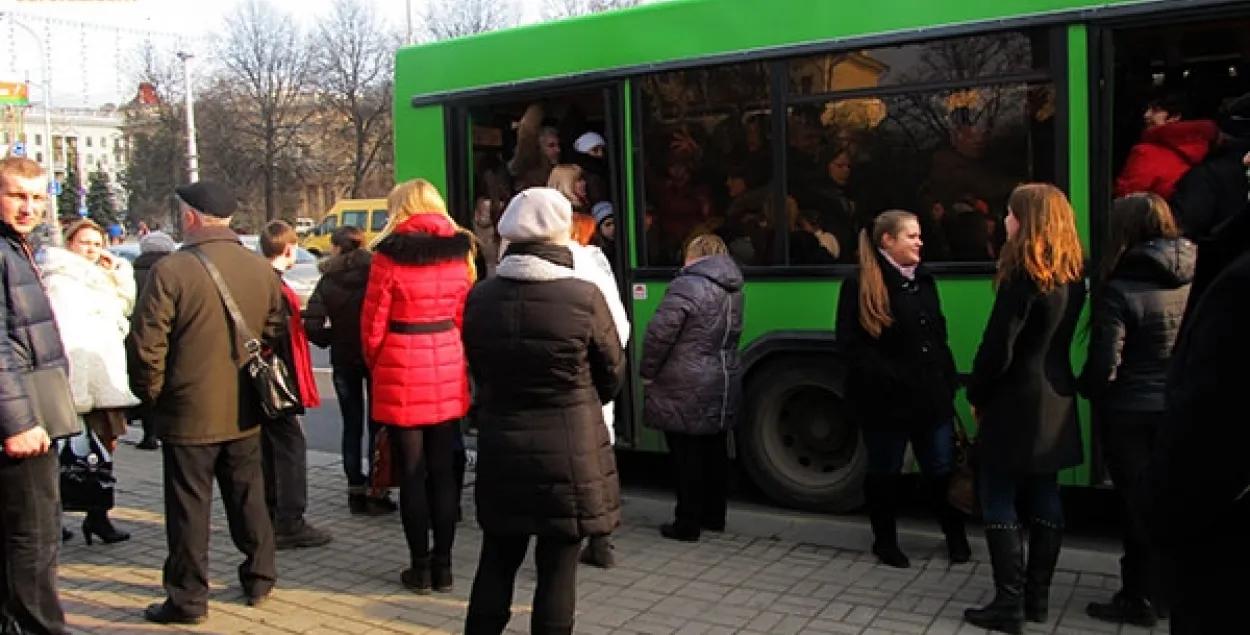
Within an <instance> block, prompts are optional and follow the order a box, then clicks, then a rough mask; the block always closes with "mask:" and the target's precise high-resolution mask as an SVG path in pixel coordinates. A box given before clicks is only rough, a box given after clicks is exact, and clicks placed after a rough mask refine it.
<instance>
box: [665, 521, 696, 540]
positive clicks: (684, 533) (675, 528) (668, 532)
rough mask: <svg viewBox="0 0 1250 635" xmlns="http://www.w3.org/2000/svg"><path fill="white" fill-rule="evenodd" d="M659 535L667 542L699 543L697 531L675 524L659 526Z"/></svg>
mask: <svg viewBox="0 0 1250 635" xmlns="http://www.w3.org/2000/svg"><path fill="white" fill-rule="evenodd" d="M660 535H661V536H664V537H665V538H668V539H669V540H680V541H681V542H699V530H698V529H688V528H686V527H681V526H679V525H678V524H677V523H665V524H663V525H660Z"/></svg>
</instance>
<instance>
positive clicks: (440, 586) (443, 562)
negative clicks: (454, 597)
mask: <svg viewBox="0 0 1250 635" xmlns="http://www.w3.org/2000/svg"><path fill="white" fill-rule="evenodd" d="M454 585H455V580H454V579H453V578H452V575H451V556H444V557H434V558H431V559H430V586H432V587H433V588H434V590H435V591H436V592H438V593H451V590H452V587H453V586H454Z"/></svg>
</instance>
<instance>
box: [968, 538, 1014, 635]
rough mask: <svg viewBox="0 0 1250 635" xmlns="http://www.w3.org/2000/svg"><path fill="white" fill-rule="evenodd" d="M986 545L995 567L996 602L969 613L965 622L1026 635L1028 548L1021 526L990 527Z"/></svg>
mask: <svg viewBox="0 0 1250 635" xmlns="http://www.w3.org/2000/svg"><path fill="white" fill-rule="evenodd" d="M985 541H986V542H987V543H988V544H989V547H990V563H991V564H992V565H993V567H994V601H992V602H990V603H989V604H988V605H986V606H984V607H982V608H979V609H965V610H964V620H965V621H967V622H968V623H969V624H972V625H973V626H978V627H980V628H984V629H987V630H992V631H1001V632H1004V633H1013V634H1015V635H1019V634H1020V633H1023V632H1024V545H1023V544H1022V543H1021V540H1020V526H1019V525H986V527H985Z"/></svg>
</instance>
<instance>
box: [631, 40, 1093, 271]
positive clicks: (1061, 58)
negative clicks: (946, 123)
mask: <svg viewBox="0 0 1250 635" xmlns="http://www.w3.org/2000/svg"><path fill="white" fill-rule="evenodd" d="M1069 26H1070V25H1069V24H1068V23H1061V24H1042V25H1034V26H1030V25H1027V24H1021V25H1016V26H1014V28H1000V29H966V30H964V31H962V32H942V33H940V34H935V33H926V34H924V35H925V37H914V36H912V37H893V38H887V39H881V40H874V42H873V44H872V46H873V47H877V46H903V45H908V44H920V43H924V42H933V41H939V40H946V39H952V38H959V37H976V36H983V35H987V34H993V33H1001V32H1005V31H1019V32H1027V31H1028V30H1030V29H1038V30H1040V31H1043V32H1044V33H1045V36H1046V41H1047V42H1046V43H1047V46H1049V47H1050V50H1049V51H1048V56H1049V65H1048V66H1047V67H1046V68H1045V69H1034V70H1031V71H1026V72H1017V73H1006V74H1002V75H987V76H985V77H983V78H977V79H971V80H959V81H947V82H923V83H918V84H900V85H889V86H885V87H882V88H869V89H850V90H843V91H832V92H825V93H819V94H815V95H796V96H791V95H789V92H790V91H789V83H788V79H789V65H790V63H791V62H792V61H794V60H796V59H802V58H803V57H810V56H812V55H824V54H836V53H840V52H845V51H851V50H857V49H860V48H864V47H863V46H859V45H854V46H848V45H846V44H842V45H838V44H836V43H835V44H831V45H829V46H827V47H824V48H819V49H811V50H805V51H803V52H802V53H801V54H793V55H789V56H786V57H782V58H776V57H770V56H765V55H760V56H758V57H753V56H740V57H739V58H737V59H736V60H734V61H733V62H728V61H723V60H717V61H716V62H715V63H710V64H706V65H694V66H682V67H679V68H665V69H662V70H657V71H655V73H646V74H643V75H638V77H643V76H646V75H652V74H656V73H670V72H678V71H689V70H696V69H699V68H711V67H718V66H729V65H732V64H734V63H748V62H752V61H765V62H767V63H768V64H769V95H768V102H769V104H770V109H771V113H770V125H771V131H770V132H771V134H772V136H773V138H772V141H771V142H772V162H773V164H772V173H773V175H774V182H775V183H778V184H779V185H780V186H779V187H777V186H775V187H773V192H772V193H773V204H774V205H780V207H776V208H775V209H785V201H786V197H787V196H788V195H789V182H788V178H787V177H788V166H787V165H786V160H785V159H786V154H787V153H786V151H785V149H786V139H787V138H788V132H789V131H788V126H789V122H788V121H787V117H784V116H783V117H777V116H774V114H775V113H779V112H780V113H785V112H788V109H789V108H790V107H791V106H795V105H802V104H805V103H817V102H827V101H835V100H843V99H850V98H857V97H861V98H862V97H876V96H880V95H886V96H889V95H898V94H905V93H917V92H931V91H941V90H960V89H965V88H971V87H977V86H994V85H1011V84H1021V85H1029V84H1050V85H1052V86H1054V89H1055V130H1056V133H1055V139H1054V144H1055V146H1054V155H1055V164H1054V166H1053V169H1054V175H1055V178H1054V183H1055V185H1056V186H1058V187H1059V188H1060V189H1061V190H1063V191H1064V192H1065V193H1069V194H1070V186H1071V182H1072V175H1071V157H1070V156H1069V153H1070V151H1071V140H1070V139H1069V137H1070V134H1071V112H1070V109H1071V104H1070V99H1069V97H1070V94H1071V90H1070V84H1069V82H1070V77H1069V68H1068V59H1069V47H1070V46H1072V40H1071V39H1070V38H1069V37H1068V27H1069ZM631 100H632V103H633V104H634V105H635V106H637V105H638V104H641V103H642V92H641V88H640V86H639V83H638V82H634V83H633V94H632V95H631ZM632 123H633V126H634V127H633V130H634V133H635V134H634V143H635V144H636V148H635V150H634V155H635V179H634V180H635V184H634V187H635V188H636V191H635V198H634V200H635V201H636V202H638V205H639V209H638V210H637V213H636V214H635V216H636V218H635V219H634V223H635V225H634V230H635V232H636V235H637V236H638V238H639V239H638V240H637V241H636V243H637V244H638V245H645V244H646V238H645V236H646V233H645V232H646V209H645V206H646V200H647V199H646V190H645V185H644V183H643V179H641V178H640V175H639V174H638V173H639V172H640V170H639V169H638V168H639V167H640V166H642V165H643V164H644V163H645V153H646V148H645V147H644V146H643V143H642V136H641V135H640V134H639V133H640V131H642V130H644V129H645V128H644V127H643V121H642V109H641V108H637V107H635V108H634V121H633V122H632ZM1076 213H1077V214H1081V213H1085V214H1088V215H1090V216H1091V217H1092V215H1093V214H1092V212H1091V210H1088V209H1087V210H1084V212H1082V211H1081V210H1077V211H1076ZM1092 225H1093V223H1092V218H1091V224H1090V228H1091V231H1092ZM774 240H775V241H777V245H778V246H781V245H782V243H784V249H782V250H779V251H778V253H781V254H783V255H784V257H785V260H784V261H783V262H784V263H785V264H777V265H746V266H743V267H742V273H743V276H744V277H746V278H747V279H749V280H770V279H787V278H811V277H823V278H837V279H842V278H848V277H851V276H854V275H855V274H856V272H857V271H858V266H857V265H854V264H835V265H814V266H813V265H792V264H789V250H790V247H789V243H790V241H789V238H788V235H787V232H784V231H776V232H775V234H774ZM634 256H635V257H636V258H637V263H638V264H637V265H635V266H634V268H633V269H634V271H633V273H634V278H635V279H637V280H640V281H660V280H669V279H672V277H673V276H674V275H675V274H676V273H677V272H678V271H679V270H680V269H681V267H679V266H650V265H649V263H647V262H646V253H645V250H643V251H641V252H638V253H635V254H634ZM925 265H926V267H927V268H928V269H929V271H930V272H932V273H933V274H934V275H935V276H939V277H943V278H968V277H972V278H989V277H992V276H993V275H994V271H995V269H996V267H997V263H996V262H995V261H992V260H987V261H984V262H957V261H926V262H925Z"/></svg>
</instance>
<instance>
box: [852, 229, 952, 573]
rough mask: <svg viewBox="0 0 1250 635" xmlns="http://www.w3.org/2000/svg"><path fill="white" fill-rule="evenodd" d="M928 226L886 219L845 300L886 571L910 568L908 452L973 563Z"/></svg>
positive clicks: (946, 530)
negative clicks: (902, 529) (957, 494)
mask: <svg viewBox="0 0 1250 635" xmlns="http://www.w3.org/2000/svg"><path fill="white" fill-rule="evenodd" d="M923 244H924V243H923V241H922V240H921V236H920V219H919V218H917V217H916V215H915V214H912V213H911V212H905V211H898V210H891V211H887V212H882V213H881V214H880V215H878V216H877V218H876V219H875V220H874V221H873V222H872V226H871V227H870V228H869V229H865V230H863V231H861V232H860V236H859V275H858V276H857V277H855V278H851V279H848V280H846V281H845V282H844V283H843V284H842V289H841V291H840V292H839V295H838V314H837V334H838V341H839V342H840V343H841V345H842V347H843V350H842V352H843V353H844V355H845V357H846V359H847V360H848V361H849V363H850V365H851V366H850V369H849V370H850V372H849V373H848V375H847V398H848V399H849V400H850V401H851V403H852V404H853V405H854V407H855V409H856V410H857V411H858V413H859V418H860V422H861V425H862V429H863V439H864V445H865V447H866V448H867V449H868V478H867V481H866V482H865V484H864V493H865V495H866V497H867V499H868V509H869V517H870V519H871V522H872V533H873V536H874V538H875V540H874V542H873V546H872V552H873V553H874V554H876V556H877V558H879V559H880V560H881V563H882V564H885V565H887V566H891V567H899V568H907V567H909V566H911V562H910V561H909V560H908V559H907V556H906V555H905V554H904V553H903V551H902V549H900V548H899V545H898V528H897V520H896V518H897V515H898V504H899V499H900V495H901V492H902V487H901V485H902V478H903V477H902V476H901V474H900V472H901V471H902V469H903V458H904V455H905V454H906V451H907V443H908V441H910V442H911V445H912V448H913V449H914V450H915V452H916V456H917V458H918V459H919V460H920V468H921V470H922V471H923V473H924V477H925V483H926V488H925V489H926V492H927V497H928V498H929V499H930V500H931V501H932V503H933V505H934V508H935V511H936V512H937V516H938V519H939V522H940V523H941V526H942V533H943V534H945V536H946V551H947V555H948V556H949V557H950V561H951V562H952V563H956V564H958V563H964V562H967V561H968V560H969V559H970V558H971V557H972V549H971V548H970V547H969V545H968V537H967V534H966V533H965V531H964V517H963V513H962V512H960V511H959V510H958V509H955V508H954V507H953V506H951V504H950V503H949V502H948V500H947V496H946V492H947V489H948V487H949V485H950V478H951V470H952V468H953V467H954V463H955V457H954V454H955V448H954V444H953V442H952V441H953V435H954V432H955V430H954V426H955V425H958V424H956V422H955V405H954V402H955V390H956V388H957V386H958V380H957V378H956V372H955V356H954V354H953V353H952V352H951V348H950V343H949V341H948V338H947V332H946V316H945V314H944V313H942V304H941V300H940V299H939V298H938V291H937V281H936V280H934V278H933V275H932V274H931V273H929V270H928V268H927V267H925V266H924V265H923V264H922V263H921V262H920V250H921V247H922V246H923Z"/></svg>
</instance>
